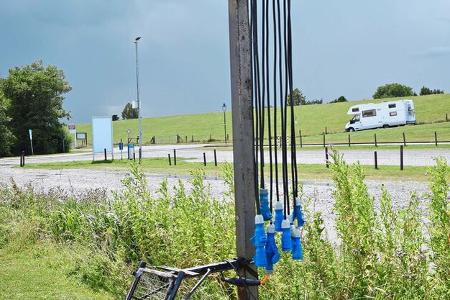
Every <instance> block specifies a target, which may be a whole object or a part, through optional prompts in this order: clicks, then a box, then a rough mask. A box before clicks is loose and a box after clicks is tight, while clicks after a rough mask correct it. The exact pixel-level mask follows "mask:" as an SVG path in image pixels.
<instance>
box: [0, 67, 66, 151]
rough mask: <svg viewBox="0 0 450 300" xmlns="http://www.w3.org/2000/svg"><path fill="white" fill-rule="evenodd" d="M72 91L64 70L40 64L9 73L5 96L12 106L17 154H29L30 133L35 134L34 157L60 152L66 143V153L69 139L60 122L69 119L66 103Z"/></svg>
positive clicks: (10, 110) (15, 69)
mask: <svg viewBox="0 0 450 300" xmlns="http://www.w3.org/2000/svg"><path fill="white" fill-rule="evenodd" d="M71 89H72V88H71V87H70V85H69V83H68V82H67V80H66V78H65V76H64V72H63V71H62V70H60V69H58V68H57V67H55V66H51V65H50V66H44V65H43V63H42V62H41V61H38V62H35V63H32V64H31V65H26V66H23V67H16V68H13V69H10V70H9V75H8V77H7V78H6V79H5V80H4V82H3V92H4V95H5V97H6V98H8V99H9V102H10V106H9V109H8V113H9V116H10V117H11V122H10V124H11V129H12V131H13V134H14V135H15V137H16V138H17V140H16V143H15V145H14V147H13V150H14V152H16V153H18V152H20V151H21V150H27V152H29V148H30V146H29V136H28V129H32V130H33V146H34V152H35V153H42V154H43V153H57V152H61V151H62V148H63V139H64V140H65V146H66V147H65V148H66V150H67V148H68V144H69V143H68V142H69V140H70V139H69V138H67V133H66V131H65V130H64V128H63V124H62V122H61V120H62V119H64V118H67V119H68V118H69V117H70V115H69V113H68V112H67V111H65V110H64V108H63V102H64V95H65V94H66V93H67V92H69V91H70V90H71Z"/></svg>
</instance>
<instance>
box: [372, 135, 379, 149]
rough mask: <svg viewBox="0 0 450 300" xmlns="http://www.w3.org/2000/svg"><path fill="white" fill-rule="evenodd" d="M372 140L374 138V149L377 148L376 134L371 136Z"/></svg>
mask: <svg viewBox="0 0 450 300" xmlns="http://www.w3.org/2000/svg"><path fill="white" fill-rule="evenodd" d="M373 138H374V142H375V147H378V143H377V134H376V133H375V134H374V135H373Z"/></svg>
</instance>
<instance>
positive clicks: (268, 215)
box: [259, 189, 272, 221]
mask: <svg viewBox="0 0 450 300" xmlns="http://www.w3.org/2000/svg"><path fill="white" fill-rule="evenodd" d="M259 203H260V206H261V214H262V216H263V218H264V221H269V220H271V219H272V212H271V211H270V207H269V191H268V190H267V189H260V190H259Z"/></svg>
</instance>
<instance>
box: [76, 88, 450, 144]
mask: <svg viewBox="0 0 450 300" xmlns="http://www.w3.org/2000/svg"><path fill="white" fill-rule="evenodd" d="M409 98H411V99H413V100H414V105H415V108H416V115H417V122H418V123H436V122H443V121H445V114H446V113H449V118H450V94H444V95H429V96H423V97H409ZM388 100H395V99H381V100H363V101H351V102H340V103H332V104H320V105H319V104H318V105H305V106H300V107H296V108H295V109H296V115H297V122H298V124H297V128H298V129H300V130H301V131H302V135H304V136H306V137H305V139H306V140H305V141H306V142H310V141H311V142H313V141H314V142H317V141H319V142H320V143H321V142H322V136H321V135H322V133H323V132H324V131H325V127H326V130H327V132H328V133H339V134H337V135H336V136H334V135H327V138H328V139H330V140H336V141H344V142H345V141H347V135H346V134H345V133H343V131H344V126H345V124H346V123H347V122H348V120H349V119H350V116H349V115H347V111H348V109H349V107H350V106H353V105H357V104H359V103H371V102H372V103H378V102H382V101H388ZM226 118H227V132H228V134H229V135H230V139H231V136H232V129H231V113H230V112H228V113H227V117H226ZM278 119H279V118H278ZM113 126H114V141H115V142H119V141H120V139H123V141H124V142H126V140H127V129H130V130H131V134H130V135H131V137H133V138H136V136H137V120H121V121H117V122H114V124H113ZM424 126H425V127H424ZM449 128H450V123H437V124H429V125H420V126H419V125H416V126H404V127H398V128H388V129H384V130H377V131H373V130H369V131H361V132H354V133H352V137H353V138H354V139H355V141H357V140H359V141H372V140H373V134H374V133H375V132H378V133H377V135H380V139H381V140H380V141H382V140H383V139H384V140H386V141H392V140H394V141H401V140H402V132H403V131H405V132H406V134H407V139H409V138H410V137H411V138H414V139H417V140H419V139H422V140H429V141H433V140H434V131H437V132H438V136H439V138H440V139H441V140H444V139H445V140H450V129H449ZM77 130H78V131H85V132H88V138H89V143H91V140H90V138H92V135H91V134H89V133H90V132H91V124H80V125H78V127H77ZM143 133H144V137H143V139H144V142H145V143H147V144H148V143H150V139H151V138H152V136H155V137H156V143H176V142H177V138H176V136H177V134H178V135H180V137H181V138H182V140H183V141H185V138H186V137H187V139H188V141H189V142H190V141H191V140H192V137H194V141H197V142H198V141H202V142H206V141H208V140H210V137H211V139H212V140H217V141H223V140H224V127H223V113H221V112H217V113H205V114H195V115H179V116H167V117H159V118H145V119H143ZM308 139H310V140H308Z"/></svg>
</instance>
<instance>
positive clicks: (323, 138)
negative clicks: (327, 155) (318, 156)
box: [322, 132, 325, 148]
mask: <svg viewBox="0 0 450 300" xmlns="http://www.w3.org/2000/svg"><path fill="white" fill-rule="evenodd" d="M322 135H323V147H324V148H325V132H324V133H322Z"/></svg>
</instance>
